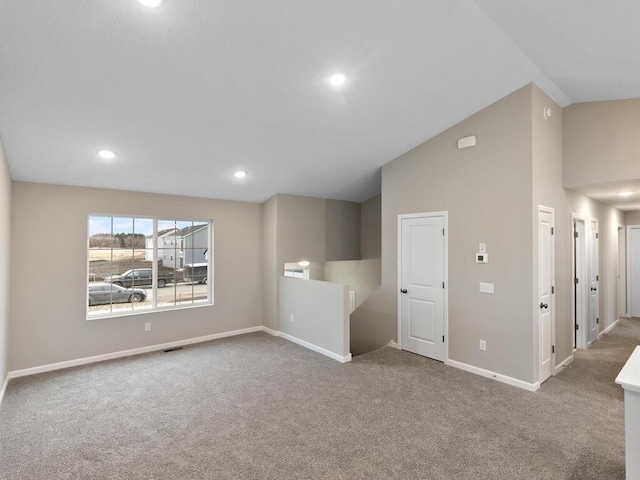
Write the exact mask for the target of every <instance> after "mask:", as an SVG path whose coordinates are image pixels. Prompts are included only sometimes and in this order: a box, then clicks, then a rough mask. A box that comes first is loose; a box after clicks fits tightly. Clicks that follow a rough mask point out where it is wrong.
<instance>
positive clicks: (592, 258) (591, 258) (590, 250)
mask: <svg viewBox="0 0 640 480" xmlns="http://www.w3.org/2000/svg"><path fill="white" fill-rule="evenodd" d="M593 224H595V227H596V228H595V233H596V240H598V241H597V245H596V247H595V249H594V245H593V243H594V240H593V237H592V234H591V230H592V228H591V226H592V225H593ZM587 232H588V235H587V237H588V242H587V263H588V265H589V268H588V275H589V280H588V281H589V285H591V278H592V276H593V274H594V273H595V276H596V280H595V282H596V287H595V288H596V289H597V290H596V294H595V298H596V300H595V303H596V312H595V317H596V323H595V329H596V336H595V339H594V340H593V341H591V336H590V333H591V332H590V330H591V323H590V322H591V311H589V313H588V315H587V331H586V332H585V339H586V341H585V343H586V347H585V348H589V347H591V346H592V345H593V344H594V343H595V342H597V341H598V340H599V339H600V222H599V221H598V219H597V218H594V217H589V224H588V225H587ZM594 253H595V255H594ZM594 263H596V265H595V272H593V269H594ZM587 295H588V299H590V298H591V291H590V290H589V291H588V292H587ZM588 301H589V300H588ZM589 309H591V302H590V301H589Z"/></svg>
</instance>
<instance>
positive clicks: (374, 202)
mask: <svg viewBox="0 0 640 480" xmlns="http://www.w3.org/2000/svg"><path fill="white" fill-rule="evenodd" d="M381 208H382V197H381V196H380V195H377V196H375V197H373V198H371V199H369V200H367V201H366V202H364V203H362V204H360V258H362V259H363V260H364V259H367V258H380V257H381V256H382V247H381V245H380V235H381V210H380V209H381Z"/></svg>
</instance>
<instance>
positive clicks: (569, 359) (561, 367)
mask: <svg viewBox="0 0 640 480" xmlns="http://www.w3.org/2000/svg"><path fill="white" fill-rule="evenodd" d="M571 362H573V354H571V355H569V356H568V357H567V358H565V359H564V360H563V361H562V362H560V363H559V364H558V365H556V368H555V369H554V370H553V374H554V375H557V374H559V373H560V372H561V371H562V370H564V367H568V366H569V365H571Z"/></svg>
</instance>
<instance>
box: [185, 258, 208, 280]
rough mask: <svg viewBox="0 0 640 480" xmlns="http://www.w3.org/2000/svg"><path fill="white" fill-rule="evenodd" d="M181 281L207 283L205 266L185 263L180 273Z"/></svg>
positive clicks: (204, 264)
mask: <svg viewBox="0 0 640 480" xmlns="http://www.w3.org/2000/svg"><path fill="white" fill-rule="evenodd" d="M182 279H183V280H184V281H185V282H191V283H207V264H206V263H187V264H186V265H185V266H184V270H183V271H182Z"/></svg>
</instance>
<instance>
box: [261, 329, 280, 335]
mask: <svg viewBox="0 0 640 480" xmlns="http://www.w3.org/2000/svg"><path fill="white" fill-rule="evenodd" d="M262 331H263V332H267V333H268V334H269V335H273V336H274V337H279V336H280V332H278V331H277V330H272V329H271V328H269V327H265V326H263V327H262Z"/></svg>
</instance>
